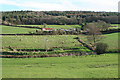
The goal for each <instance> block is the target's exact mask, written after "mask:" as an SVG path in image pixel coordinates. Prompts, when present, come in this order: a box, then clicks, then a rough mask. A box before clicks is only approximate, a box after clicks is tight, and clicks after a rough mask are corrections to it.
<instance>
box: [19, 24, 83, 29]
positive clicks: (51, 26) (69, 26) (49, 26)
mask: <svg viewBox="0 0 120 80" xmlns="http://www.w3.org/2000/svg"><path fill="white" fill-rule="evenodd" d="M17 26H31V27H40V28H43V27H44V25H17ZM76 27H79V28H81V26H80V25H46V28H53V29H61V28H63V29H72V28H76Z"/></svg>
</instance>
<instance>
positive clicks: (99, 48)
mask: <svg viewBox="0 0 120 80" xmlns="http://www.w3.org/2000/svg"><path fill="white" fill-rule="evenodd" d="M107 48H108V45H107V44H106V43H97V44H96V49H95V52H96V53H97V54H103V53H104V52H105V51H106V49H107Z"/></svg>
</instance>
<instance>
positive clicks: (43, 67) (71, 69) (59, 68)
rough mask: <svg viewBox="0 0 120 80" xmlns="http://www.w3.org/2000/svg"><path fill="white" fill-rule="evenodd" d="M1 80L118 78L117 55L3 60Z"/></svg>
mask: <svg viewBox="0 0 120 80" xmlns="http://www.w3.org/2000/svg"><path fill="white" fill-rule="evenodd" d="M2 78H118V54H114V53H113V54H102V55H97V56H96V57H95V56H93V57H92V56H87V57H85V56H81V57H70V56H69V57H59V58H58V57H49V58H24V59H23V58H3V59H2Z"/></svg>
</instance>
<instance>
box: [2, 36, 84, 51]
mask: <svg viewBox="0 0 120 80" xmlns="http://www.w3.org/2000/svg"><path fill="white" fill-rule="evenodd" d="M76 37H77V35H44V36H35V35H33V36H2V45H3V46H2V47H3V48H4V49H6V50H7V49H8V47H9V46H11V47H13V48H14V49H24V48H25V49H51V48H53V47H63V48H64V47H65V48H72V47H73V48H75V47H79V48H81V47H83V46H82V44H81V43H79V42H78V41H77V40H76V39H75V38H76ZM84 49H85V48H84Z"/></svg>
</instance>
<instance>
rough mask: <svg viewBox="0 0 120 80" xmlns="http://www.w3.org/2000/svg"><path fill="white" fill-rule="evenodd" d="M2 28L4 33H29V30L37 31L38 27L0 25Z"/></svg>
mask: <svg viewBox="0 0 120 80" xmlns="http://www.w3.org/2000/svg"><path fill="white" fill-rule="evenodd" d="M0 27H1V28H2V34H26V33H27V34H29V32H35V30H37V29H33V28H23V27H12V26H5V25H0Z"/></svg>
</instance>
